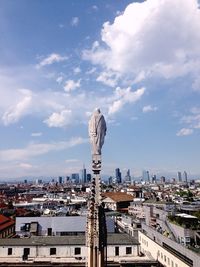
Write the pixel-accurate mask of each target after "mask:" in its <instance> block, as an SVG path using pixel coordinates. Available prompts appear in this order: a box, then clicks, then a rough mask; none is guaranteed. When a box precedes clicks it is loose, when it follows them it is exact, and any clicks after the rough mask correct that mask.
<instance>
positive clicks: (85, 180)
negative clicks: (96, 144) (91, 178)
mask: <svg viewBox="0 0 200 267" xmlns="http://www.w3.org/2000/svg"><path fill="white" fill-rule="evenodd" d="M81 178H82V183H83V184H86V183H87V172H86V168H85V165H83V169H82V177H81Z"/></svg>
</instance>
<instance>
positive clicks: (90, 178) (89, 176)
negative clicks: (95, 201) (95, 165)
mask: <svg viewBox="0 0 200 267" xmlns="http://www.w3.org/2000/svg"><path fill="white" fill-rule="evenodd" d="M91 180H92V175H91V173H87V183H89V182H91Z"/></svg>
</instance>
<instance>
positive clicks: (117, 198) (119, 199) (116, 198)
mask: <svg viewBox="0 0 200 267" xmlns="http://www.w3.org/2000/svg"><path fill="white" fill-rule="evenodd" d="M132 201H133V196H132V195H129V194H127V193H124V192H107V193H105V194H104V199H103V203H104V204H105V208H107V209H109V210H114V211H127V212H128V207H129V206H130V203H131V202H132Z"/></svg>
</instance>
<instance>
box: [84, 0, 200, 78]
mask: <svg viewBox="0 0 200 267" xmlns="http://www.w3.org/2000/svg"><path fill="white" fill-rule="evenodd" d="M127 25H128V26H127ZM158 36H159V38H158ZM101 41H102V45H101V44H99V43H98V42H95V43H94V44H93V47H92V49H91V50H85V51H83V58H84V59H86V60H90V61H91V62H92V63H94V64H100V65H102V66H103V68H104V69H105V71H106V70H113V71H115V72H119V73H120V74H124V75H127V74H129V75H132V76H133V78H136V82H137V80H138V81H140V80H142V79H144V78H146V77H149V76H152V75H157V76H158V75H159V76H162V77H164V78H166V79H169V78H175V77H180V76H184V75H187V74H190V73H192V74H194V75H195V76H198V73H199V71H200V46H199V43H200V10H199V9H198V2H197V1H196V0H185V1H182V0H176V1H174V0H153V1H152V0H147V1H144V2H142V3H138V2H136V3H135V2H134V3H132V4H129V5H128V6H127V7H126V9H125V11H124V12H123V13H122V14H121V15H119V16H117V17H116V18H115V20H114V22H113V23H110V22H106V23H104V24H103V28H102V32H101Z"/></svg>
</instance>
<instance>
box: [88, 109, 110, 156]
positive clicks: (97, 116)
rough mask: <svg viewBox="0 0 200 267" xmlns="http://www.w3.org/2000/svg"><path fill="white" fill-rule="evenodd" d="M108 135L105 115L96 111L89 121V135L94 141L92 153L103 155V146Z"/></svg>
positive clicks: (92, 141)
mask: <svg viewBox="0 0 200 267" xmlns="http://www.w3.org/2000/svg"><path fill="white" fill-rule="evenodd" d="M105 135H106V122H105V119H104V116H103V115H102V114H101V113H100V112H98V111H95V112H94V113H93V115H92V117H91V119H90V121H89V136H90V139H91V143H92V154H97V155H101V148H102V146H103V143H104V137H105Z"/></svg>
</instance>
